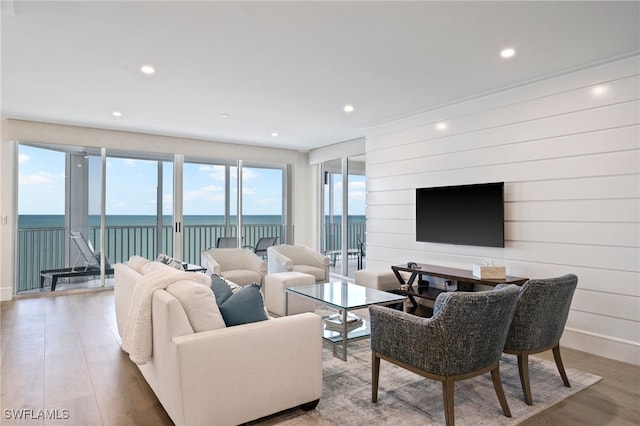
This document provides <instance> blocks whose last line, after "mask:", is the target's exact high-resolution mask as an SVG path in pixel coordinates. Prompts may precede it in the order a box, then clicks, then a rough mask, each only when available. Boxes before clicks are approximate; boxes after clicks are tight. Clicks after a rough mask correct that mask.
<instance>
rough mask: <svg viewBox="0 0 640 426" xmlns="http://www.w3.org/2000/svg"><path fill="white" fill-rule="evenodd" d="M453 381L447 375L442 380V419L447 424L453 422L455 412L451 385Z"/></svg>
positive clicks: (451, 424)
mask: <svg viewBox="0 0 640 426" xmlns="http://www.w3.org/2000/svg"><path fill="white" fill-rule="evenodd" d="M454 385H455V381H453V379H450V378H449V377H447V378H445V380H444V381H443V382H442V397H443V399H444V419H445V422H446V424H447V426H453V425H454V424H455V414H454V411H453V387H454Z"/></svg>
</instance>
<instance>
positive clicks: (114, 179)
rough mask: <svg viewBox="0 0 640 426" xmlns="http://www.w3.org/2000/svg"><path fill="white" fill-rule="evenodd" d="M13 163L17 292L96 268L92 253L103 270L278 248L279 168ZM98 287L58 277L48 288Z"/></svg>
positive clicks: (136, 161)
mask: <svg viewBox="0 0 640 426" xmlns="http://www.w3.org/2000/svg"><path fill="white" fill-rule="evenodd" d="M18 154H19V165H18V170H19V175H20V177H19V187H18V188H19V189H18V210H19V218H18V219H19V220H18V223H19V226H18V228H19V229H18V247H17V248H18V271H17V278H18V279H17V286H16V291H17V292H25V291H48V289H49V287H50V286H51V281H49V282H45V283H44V288H43V289H42V290H41V287H40V285H41V281H40V276H41V275H42V274H41V272H42V271H48V270H51V269H62V268H76V267H79V268H84V267H86V266H87V265H89V264H90V265H91V266H93V267H97V268H98V269H100V264H99V262H98V263H96V262H97V258H96V257H95V255H96V254H97V253H98V252H100V251H102V252H104V256H106V260H107V261H108V262H109V263H110V264H115V263H118V262H126V261H128V259H129V258H130V257H131V256H133V255H138V256H142V257H145V258H147V259H155V258H156V257H157V256H158V255H159V254H160V253H163V254H166V255H168V256H171V257H174V258H177V259H180V260H182V261H183V262H188V263H195V264H198V263H199V262H200V253H201V252H202V251H203V250H206V249H208V248H210V247H215V246H216V245H217V243H218V239H219V238H225V237H230V238H235V239H236V240H235V245H236V246H242V247H248V246H255V245H256V244H257V243H258V241H259V239H260V238H261V237H276V238H278V242H286V235H285V229H286V228H285V223H286V214H285V212H286V208H285V205H286V196H285V193H286V191H285V188H286V179H287V173H286V170H287V168H286V166H280V165H271V164H266V165H265V164H257V163H252V164H245V165H244V166H243V165H242V161H238V162H232V163H231V162H228V163H224V162H219V163H202V162H195V161H187V162H184V161H183V157H182V156H180V155H175V156H174V155H164V156H163V155H162V154H142V153H135V152H125V151H115V150H111V151H109V150H106V149H100V148H87V147H77V146H69V145H55V146H54V145H46V146H45V145H28V144H19V145H18ZM238 166H240V167H241V170H242V172H243V173H242V182H239V173H238V170H239V167H238ZM176 184H177V185H179V186H176ZM174 187H175V188H174ZM239 214H240V216H239ZM240 224H242V227H241V229H240V227H239V225H240ZM73 236H77V237H78V238H72V237H73ZM78 242H81V243H82V247H79V246H78V245H77V244H76V243H78ZM85 249H86V250H85ZM176 250H177V251H176ZM87 253H88V255H87ZM83 255H86V256H83ZM98 278H99V284H98V285H102V284H103V283H104V277H101V276H100V274H98V276H88V277H87V276H80V277H73V278H70V277H64V278H63V279H61V281H60V283H59V284H60V285H61V287H58V288H57V289H62V288H72V287H69V286H68V285H67V284H76V283H78V284H79V285H83V283H84V285H85V286H86V285H87V284H86V283H87V281H88V280H95V279H98ZM92 285H93V284H92Z"/></svg>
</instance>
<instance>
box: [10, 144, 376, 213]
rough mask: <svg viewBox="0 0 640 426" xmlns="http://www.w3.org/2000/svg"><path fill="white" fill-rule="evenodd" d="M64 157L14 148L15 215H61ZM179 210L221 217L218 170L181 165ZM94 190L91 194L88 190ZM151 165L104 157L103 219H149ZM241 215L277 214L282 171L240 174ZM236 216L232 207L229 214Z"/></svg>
mask: <svg viewBox="0 0 640 426" xmlns="http://www.w3.org/2000/svg"><path fill="white" fill-rule="evenodd" d="M64 164H65V162H64V154H63V153H60V152H56V151H51V150H45V149H40V148H34V147H30V146H26V145H20V148H19V192H18V200H19V202H18V206H19V214H59V215H61V214H64V203H65V171H64ZM163 170H164V175H165V176H164V182H163V197H162V199H163V207H162V208H163V214H164V215H169V214H171V213H172V211H173V209H172V204H173V177H172V174H173V165H172V164H171V163H170V162H166V163H165V164H164V169H163ZM183 172H184V175H183V181H184V182H183V183H184V195H183V206H184V214H185V215H224V202H225V200H224V197H225V191H224V166H218V165H205V164H194V163H186V164H185V165H184V170H183ZM231 173H232V175H231V176H232V177H231V182H232V184H231V197H232V198H235V196H236V194H237V185H236V178H235V176H236V168H235V167H232V168H231ZM364 180H365V178H364V176H352V177H350V179H349V181H350V182H349V191H350V197H351V199H352V200H353V201H352V202H351V203H350V208H349V214H351V215H364V214H365V212H364V211H365V209H364V194H365V188H364ZM89 185H90V190H89V194H90V195H89V198H90V200H89V206H90V207H89V213H90V214H99V213H100V208H99V206H100V159H99V158H98V157H91V158H90V160H89ZM93 187H95V190H92V189H91V188H93ZM156 188H157V163H156V162H155V161H147V160H133V159H121V158H111V157H109V158H107V194H106V200H107V209H106V210H107V214H108V215H116V214H117V215H155V214H156V205H157V196H156ZM334 197H335V200H336V204H335V209H334V210H335V212H339V211H340V210H339V209H341V200H342V184H341V182H339V183H338V184H336V185H335V192H334ZM243 210H244V212H245V214H249V215H281V214H282V170H279V169H265V168H247V167H245V168H244V169H243ZM235 213H236V204H235V203H232V207H231V214H235Z"/></svg>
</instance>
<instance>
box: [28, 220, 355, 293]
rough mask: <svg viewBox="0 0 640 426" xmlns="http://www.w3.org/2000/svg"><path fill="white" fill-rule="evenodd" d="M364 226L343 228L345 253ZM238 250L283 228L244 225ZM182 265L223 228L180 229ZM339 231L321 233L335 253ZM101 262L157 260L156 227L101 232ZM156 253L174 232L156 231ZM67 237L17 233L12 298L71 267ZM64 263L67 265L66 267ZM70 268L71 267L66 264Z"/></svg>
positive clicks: (93, 234) (94, 239) (61, 231)
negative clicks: (49, 272) (43, 274)
mask: <svg viewBox="0 0 640 426" xmlns="http://www.w3.org/2000/svg"><path fill="white" fill-rule="evenodd" d="M364 226H365V224H364V223H354V224H350V225H349V228H348V231H347V232H348V241H349V248H357V247H358V241H359V239H361V238H362V237H363V236H364V230H365V228H364ZM242 229H243V235H244V240H243V245H245V246H255V244H256V243H257V241H258V240H259V239H260V238H261V237H267V236H277V237H279V239H278V242H279V243H282V242H283V241H282V233H283V225H277V224H258V225H243V226H242ZM183 233H184V256H183V259H182V260H183V261H184V262H188V263H195V264H198V263H200V252H201V251H202V250H205V249H207V248H209V247H215V245H216V241H217V239H218V237H223V236H226V234H225V226H224V225H185V226H184V231H183ZM230 234H231V235H229V236H232V237H233V236H236V235H237V227H236V226H235V225H232V226H231V227H230ZM86 238H87V240H88V241H90V242H91V243H92V245H93V246H94V248H95V250H96V251H98V250H99V247H100V228H99V227H90V228H89V233H88V235H86ZM340 238H341V227H340V225H327V226H326V227H325V241H326V242H327V245H326V247H327V249H326V251H329V250H337V249H339V247H340V241H341V240H340ZM105 239H106V241H105V248H106V253H105V254H106V256H107V258H108V259H109V262H110V263H111V264H114V263H118V262H126V261H127V260H128V259H129V257H131V256H133V255H138V256H142V257H145V258H147V259H154V258H155V257H156V256H157V254H158V253H157V249H156V247H157V241H158V228H157V227H156V226H107V227H106V228H105ZM161 241H162V248H161V252H162V253H166V254H169V255H172V253H173V229H172V227H171V226H170V225H169V226H163V227H162V230H161ZM68 244H69V236H68V232H66V230H65V228H64V227H56V228H29V229H27V228H24V229H19V230H18V269H17V283H18V285H17V292H22V291H27V290H33V289H37V288H39V287H40V271H42V270H45V269H57V268H64V267H69V266H72V264H73V262H74V261H75V258H71V257H70V256H65V253H66V252H67V250H69V246H68ZM65 258H70V259H71V260H70V261H68V262H65ZM66 263H71V265H69V264H66Z"/></svg>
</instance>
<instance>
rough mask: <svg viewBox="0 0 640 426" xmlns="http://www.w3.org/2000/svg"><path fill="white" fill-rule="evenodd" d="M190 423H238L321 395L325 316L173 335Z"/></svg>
mask: <svg viewBox="0 0 640 426" xmlns="http://www.w3.org/2000/svg"><path fill="white" fill-rule="evenodd" d="M173 343H174V344H175V346H176V351H177V357H178V364H179V365H178V366H177V368H178V369H179V372H180V377H181V380H182V384H181V386H182V389H181V395H182V400H183V404H184V405H183V406H184V419H185V424H210V423H211V422H212V421H214V420H215V423H216V424H221V425H226V424H229V425H235V424H240V423H245V422H247V421H249V420H253V419H256V418H259V417H263V416H265V415H269V414H272V413H276V412H278V411H282V410H284V409H287V408H291V407H295V406H298V405H300V404H304V403H306V402H310V401H313V400H316V399H319V398H320V396H321V394H322V320H321V318H320V317H319V316H318V315H315V314H311V313H304V314H299V315H292V316H288V317H282V318H277V319H273V320H267V321H260V322H256V323H251V324H244V325H240V326H235V327H228V328H225V329H219V330H211V331H206V332H201V333H195V334H191V335H184V336H179V337H175V338H173Z"/></svg>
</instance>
